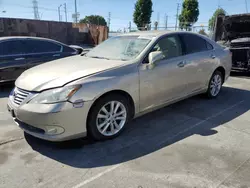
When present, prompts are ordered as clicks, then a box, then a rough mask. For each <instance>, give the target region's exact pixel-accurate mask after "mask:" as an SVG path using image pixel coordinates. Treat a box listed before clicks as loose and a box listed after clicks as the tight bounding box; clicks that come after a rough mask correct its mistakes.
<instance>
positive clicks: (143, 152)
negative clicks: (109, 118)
mask: <svg viewBox="0 0 250 188" xmlns="http://www.w3.org/2000/svg"><path fill="white" fill-rule="evenodd" d="M249 78H250V77H249ZM11 87H12V86H8V87H4V88H1V91H0V187H1V188H2V187H3V188H7V187H8V188H16V187H18V188H32V187H42V188H44V187H48V188H54V187H55V188H61V187H63V188H70V187H72V188H80V187H83V188H84V187H87V188H92V187H93V188H97V187H101V188H106V187H107V188H111V187H116V188H117V187H119V188H120V187H121V188H123V187H124V188H153V187H160V188H162V187H163V188H165V187H167V188H168V187H174V188H189V187H190V188H191V187H192V188H194V187H196V188H200V187H204V188H207V187H215V188H216V187H219V188H225V187H230V188H247V187H250V178H249V175H250V147H249V146H250V112H249V108H250V79H248V76H247V75H246V76H242V77H241V76H239V75H236V77H230V79H229V80H228V82H227V83H226V84H225V86H224V87H223V90H222V93H221V95H220V96H219V97H218V98H217V99H214V100H208V99H206V98H204V97H203V96H196V97H193V98H190V99H187V100H184V101H181V102H178V103H176V104H173V105H171V106H168V107H166V108H163V109H160V110H157V111H155V112H152V113H150V114H147V115H144V116H142V117H140V118H138V119H135V120H133V121H132V122H131V123H130V124H129V126H128V127H127V129H126V130H125V131H124V133H123V134H122V135H120V136H119V137H118V138H116V139H114V140H109V141H105V142H96V143H94V142H92V141H91V140H89V139H88V138H83V139H78V140H73V141H68V142H62V143H52V142H47V141H43V140H39V139H37V138H34V137H31V136H29V135H25V134H23V132H22V131H21V130H20V129H19V128H18V127H17V126H16V125H15V124H14V122H13V121H12V119H11V117H10V115H9V114H8V112H7V109H6V104H7V97H8V93H9V92H10V89H11ZM69 126H70V125H69Z"/></svg>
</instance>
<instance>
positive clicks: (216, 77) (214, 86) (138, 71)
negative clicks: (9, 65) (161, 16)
mask: <svg viewBox="0 0 250 188" xmlns="http://www.w3.org/2000/svg"><path fill="white" fill-rule="evenodd" d="M230 70H231V56H230V52H229V51H228V50H226V49H223V48H222V47H221V46H220V45H218V44H216V43H215V42H213V41H212V40H210V39H208V38H207V37H204V36H201V35H198V34H194V33H190V32H171V31H169V32H166V31H150V32H136V33H129V34H124V35H121V36H117V37H112V38H110V39H108V40H106V41H104V42H103V43H101V44H100V45H98V46H97V47H95V48H93V49H92V50H91V51H90V52H88V53H87V54H85V55H81V56H73V57H68V58H64V59H60V60H56V61H53V62H49V63H46V64H43V65H39V66H36V67H34V68H32V69H29V70H27V71H25V72H24V73H23V74H22V75H21V76H20V77H19V78H18V79H17V80H16V82H15V88H14V90H13V91H12V92H11V94H10V96H9V101H8V109H9V111H10V112H11V114H12V116H13V118H14V120H15V122H16V123H17V124H18V125H19V126H20V127H21V128H22V129H23V130H24V131H25V132H27V133H28V134H31V135H33V136H35V137H39V138H42V139H45V140H51V141H62V140H69V139H73V138H78V137H82V136H84V135H86V134H88V135H90V136H91V137H93V138H94V139H95V140H105V139H110V138H114V137H116V136H118V135H119V134H120V133H121V132H122V131H123V130H124V128H125V126H126V124H127V123H128V122H129V120H131V119H132V118H135V117H138V116H140V115H142V114H144V113H147V112H149V111H152V110H154V109H157V108H160V107H162V106H165V105H168V104H171V103H174V102H176V101H179V100H182V99H185V98H187V97H190V96H193V95H197V94H200V93H206V94H207V96H208V97H210V98H215V97H217V96H218V94H219V93H220V91H221V87H222V84H223V83H224V82H225V81H226V80H227V78H228V77H229V73H230Z"/></svg>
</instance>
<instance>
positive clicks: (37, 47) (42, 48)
mask: <svg viewBox="0 0 250 188" xmlns="http://www.w3.org/2000/svg"><path fill="white" fill-rule="evenodd" d="M25 43H26V47H27V48H26V53H28V54H29V53H49V52H51V53H53V52H60V51H61V48H62V46H61V45H59V44H56V43H53V42H50V41H43V40H32V39H28V40H27V41H26V42H25Z"/></svg>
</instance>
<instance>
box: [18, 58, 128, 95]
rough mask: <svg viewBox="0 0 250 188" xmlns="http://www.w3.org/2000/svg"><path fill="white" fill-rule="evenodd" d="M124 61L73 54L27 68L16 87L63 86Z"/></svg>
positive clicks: (38, 89) (35, 88)
mask: <svg viewBox="0 0 250 188" xmlns="http://www.w3.org/2000/svg"><path fill="white" fill-rule="evenodd" d="M123 64H124V61H117V60H115V61H114V60H105V59H96V58H89V57H85V56H80V55H76V56H71V57H67V58H63V59H58V60H55V61H51V62H48V63H44V64H42V65H38V66H36V67H33V68H31V69H28V70H26V71H25V72H23V73H22V74H21V76H20V77H18V79H17V80H16V82H15V85H16V87H19V88H21V89H24V90H27V91H37V92H39V91H42V90H46V89H50V88H55V87H61V86H63V85H65V84H67V83H69V82H71V81H74V80H77V79H79V78H83V77H85V76H88V75H91V74H95V73H98V72H101V71H105V70H108V69H112V68H115V67H118V66H121V65H123Z"/></svg>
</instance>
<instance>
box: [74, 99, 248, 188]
mask: <svg viewBox="0 0 250 188" xmlns="http://www.w3.org/2000/svg"><path fill="white" fill-rule="evenodd" d="M243 102H244V100H242V101H240V102H238V103H236V104H234V105H232V106H230V107H228V108H226V109H224V110H222V111H220V112H218V113H216V114H214V115H212V116H209V117H207V118H206V119H204V120H202V121H200V122H198V123H196V124H194V125H193V126H191V127H189V128H187V129H184V130H183V131H181V132H179V133H177V134H175V135H173V136H171V137H168V138H167V139H166V140H164V141H162V142H160V143H159V145H161V144H164V143H165V142H167V141H169V140H171V139H174V138H175V137H177V136H179V135H180V134H183V133H185V132H187V131H189V130H191V129H193V128H195V127H197V126H199V125H200V124H202V123H204V122H206V121H208V120H210V119H212V118H215V117H217V116H219V115H221V114H223V113H224V112H226V111H228V110H231V109H232V108H235V107H236V106H238V105H240V104H242V103H243ZM121 165H122V164H118V165H115V166H113V167H111V168H108V169H107V170H105V171H103V172H100V173H99V174H97V175H95V176H93V177H91V178H89V179H86V180H85V181H83V182H81V183H79V184H77V185H76V186H74V187H73V188H80V187H82V186H84V185H86V184H88V183H90V182H92V181H94V180H96V179H98V178H100V177H102V176H103V175H105V174H107V173H109V172H112V171H113V170H115V169H116V168H118V167H120V166H121Z"/></svg>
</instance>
